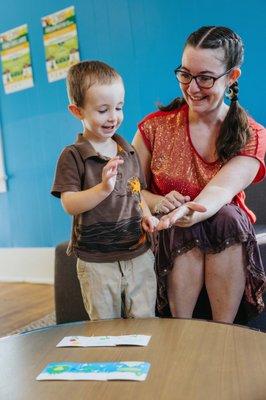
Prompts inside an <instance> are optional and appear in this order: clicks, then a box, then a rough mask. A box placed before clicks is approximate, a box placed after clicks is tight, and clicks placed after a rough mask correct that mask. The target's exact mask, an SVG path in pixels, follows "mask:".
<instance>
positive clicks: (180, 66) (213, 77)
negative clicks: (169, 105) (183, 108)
mask: <svg viewBox="0 0 266 400" xmlns="http://www.w3.org/2000/svg"><path fill="white" fill-rule="evenodd" d="M181 68H182V65H179V67H177V68H176V69H175V70H174V74H175V77H176V79H177V80H178V82H179V83H182V85H190V83H191V82H192V81H193V79H195V81H196V83H197V85H198V87H200V88H201V89H211V88H212V87H213V85H214V84H215V82H216V81H217V79H220V78H221V77H222V76H225V75H227V74H229V73H230V72H231V71H232V69H233V68H234V67H233V68H230V69H229V70H228V71H225V72H224V73H223V74H221V75H219V76H211V75H204V74H199V75H192V74H190V73H189V72H186V71H184V70H183V69H181ZM178 72H184V73H186V74H188V75H189V76H190V81H189V82H186V83H184V82H181V81H180V80H179V79H178ZM200 76H204V77H207V78H211V79H212V85H211V86H208V87H206V86H201V85H200V84H199V83H198V80H197V78H198V77H200Z"/></svg>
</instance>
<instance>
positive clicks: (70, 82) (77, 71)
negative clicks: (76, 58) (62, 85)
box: [67, 61, 122, 107]
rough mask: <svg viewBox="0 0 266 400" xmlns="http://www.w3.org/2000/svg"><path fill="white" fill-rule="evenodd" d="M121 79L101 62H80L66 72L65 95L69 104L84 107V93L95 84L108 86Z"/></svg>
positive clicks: (114, 71)
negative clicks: (66, 94)
mask: <svg viewBox="0 0 266 400" xmlns="http://www.w3.org/2000/svg"><path fill="white" fill-rule="evenodd" d="M117 79H122V78H121V76H120V75H119V74H118V72H116V70H115V69H114V68H112V67H110V66H109V65H107V64H105V63H104V62H101V61H81V62H79V63H77V64H75V65H72V67H71V68H70V69H69V70H68V74H67V93H68V98H69V101H70V102H71V103H74V104H75V105H76V106H78V107H82V106H83V105H84V100H85V96H86V91H87V90H88V89H89V88H90V87H91V86H92V85H93V84H95V83H97V84H102V85H106V84H107V85H108V84H110V83H112V82H113V81H114V80H117Z"/></svg>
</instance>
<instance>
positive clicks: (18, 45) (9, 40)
mask: <svg viewBox="0 0 266 400" xmlns="http://www.w3.org/2000/svg"><path fill="white" fill-rule="evenodd" d="M0 54H1V62H2V78H3V83H4V89H5V93H7V94H9V93H13V92H17V91H19V90H23V89H27V88H30V87H32V86H33V74H32V68H31V56H30V45H29V40H28V26H27V24H24V25H21V26H18V27H17V28H14V29H11V30H9V31H7V32H4V33H1V34H0Z"/></svg>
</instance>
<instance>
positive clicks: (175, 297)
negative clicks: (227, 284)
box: [167, 247, 204, 318]
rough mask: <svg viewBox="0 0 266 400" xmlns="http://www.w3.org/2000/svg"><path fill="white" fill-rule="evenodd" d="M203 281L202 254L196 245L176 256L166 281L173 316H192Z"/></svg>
mask: <svg viewBox="0 0 266 400" xmlns="http://www.w3.org/2000/svg"><path fill="white" fill-rule="evenodd" d="M203 282H204V254H203V253H202V252H201V251H200V250H199V249H198V248H197V247H194V248H193V249H192V250H190V251H188V252H187V253H185V254H183V255H181V256H177V257H176V259H175V262H174V266H173V269H172V271H171V272H170V273H169V275H168V281H167V285H168V288H167V292H168V300H169V305H170V310H171V313H172V316H173V317H178V318H191V317H192V314H193V310H194V308H195V305H196V302H197V299H198V296H199V294H200V291H201V288H202V285H203Z"/></svg>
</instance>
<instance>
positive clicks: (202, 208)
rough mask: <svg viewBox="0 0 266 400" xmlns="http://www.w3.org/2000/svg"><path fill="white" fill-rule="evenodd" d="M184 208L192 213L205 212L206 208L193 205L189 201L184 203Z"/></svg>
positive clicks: (193, 203) (196, 204)
mask: <svg viewBox="0 0 266 400" xmlns="http://www.w3.org/2000/svg"><path fill="white" fill-rule="evenodd" d="M186 207H188V208H189V209H190V210H192V211H198V212H205V211H207V209H206V207H204V206H202V205H201V204H198V203H195V202H194V201H189V202H187V203H186Z"/></svg>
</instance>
